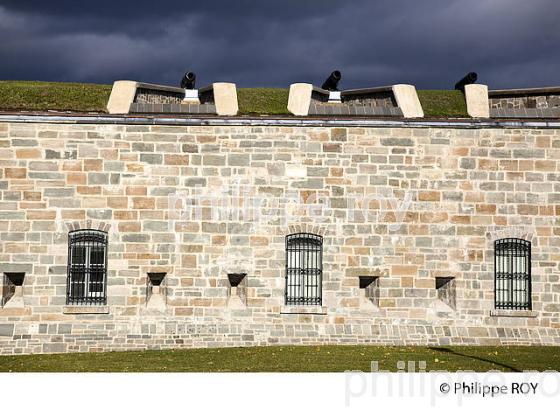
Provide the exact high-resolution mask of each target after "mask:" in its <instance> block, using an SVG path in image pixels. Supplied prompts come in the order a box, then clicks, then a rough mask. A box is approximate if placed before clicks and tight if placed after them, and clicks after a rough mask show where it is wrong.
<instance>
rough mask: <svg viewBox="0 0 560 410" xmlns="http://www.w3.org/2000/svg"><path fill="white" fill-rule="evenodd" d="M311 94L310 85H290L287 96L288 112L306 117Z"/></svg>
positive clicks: (311, 86)
mask: <svg viewBox="0 0 560 410" xmlns="http://www.w3.org/2000/svg"><path fill="white" fill-rule="evenodd" d="M312 92H313V85H312V84H306V83H295V84H292V85H290V94H289V96H288V111H290V112H291V113H292V114H294V115H298V116H305V115H308V114H309V105H310V104H311V94H312Z"/></svg>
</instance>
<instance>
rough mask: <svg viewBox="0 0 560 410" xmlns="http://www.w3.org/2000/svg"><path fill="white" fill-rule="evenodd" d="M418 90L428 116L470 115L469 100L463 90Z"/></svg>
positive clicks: (425, 113) (465, 116)
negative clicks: (468, 109) (468, 112)
mask: <svg viewBox="0 0 560 410" xmlns="http://www.w3.org/2000/svg"><path fill="white" fill-rule="evenodd" d="M417 92H418V99H419V100H420V104H421V105H422V109H423V110H424V115H425V116H426V117H460V118H468V117H469V115H468V114H467V102H466V101H465V96H464V95H463V93H462V92H461V91H455V90H418V91H417Z"/></svg>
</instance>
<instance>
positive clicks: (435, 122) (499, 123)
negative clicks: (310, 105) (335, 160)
mask: <svg viewBox="0 0 560 410" xmlns="http://www.w3.org/2000/svg"><path fill="white" fill-rule="evenodd" d="M0 122H10V123H29V124H33V123H51V124H99V125H107V124H115V125H168V126H228V125H229V126H265V127H266V126H283V127H375V128H378V127H379V128H386V127H390V128H394V127H410V128H453V129H459V128H461V129H473V128H474V129H479V128H554V129H560V120H554V121H548V120H545V119H542V120H540V119H537V120H532V121H526V120H500V119H490V120H489V119H475V118H473V119H458V120H452V119H437V118H434V119H429V120H426V119H405V118H402V119H400V118H399V119H397V118H395V119H390V120H388V119H375V118H368V119H366V118H332V117H331V118H316V117H315V118H291V117H276V118H274V117H273V118H259V117H250V116H248V117H225V118H218V117H212V118H209V117H199V118H196V117H192V116H189V117H188V118H187V117H181V116H173V115H110V114H107V115H87V114H81V115H76V114H65V113H56V114H54V113H53V114H47V113H18V114H14V113H1V112H0Z"/></svg>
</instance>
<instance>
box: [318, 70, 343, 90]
mask: <svg viewBox="0 0 560 410" xmlns="http://www.w3.org/2000/svg"><path fill="white" fill-rule="evenodd" d="M341 78H342V74H341V73H340V71H338V70H335V71H333V72H332V73H331V75H329V78H327V79H326V80H325V82H324V83H323V85H322V86H321V88H322V89H323V90H327V91H338V82H339V81H340V79H341Z"/></svg>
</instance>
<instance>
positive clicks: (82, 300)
mask: <svg viewBox="0 0 560 410" xmlns="http://www.w3.org/2000/svg"><path fill="white" fill-rule="evenodd" d="M107 244H108V241H107V233H106V232H102V231H97V230H93V229H80V230H77V231H72V232H70V233H69V234H68V278H67V287H66V303H67V304H69V305H104V304H106V303H107Z"/></svg>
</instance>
